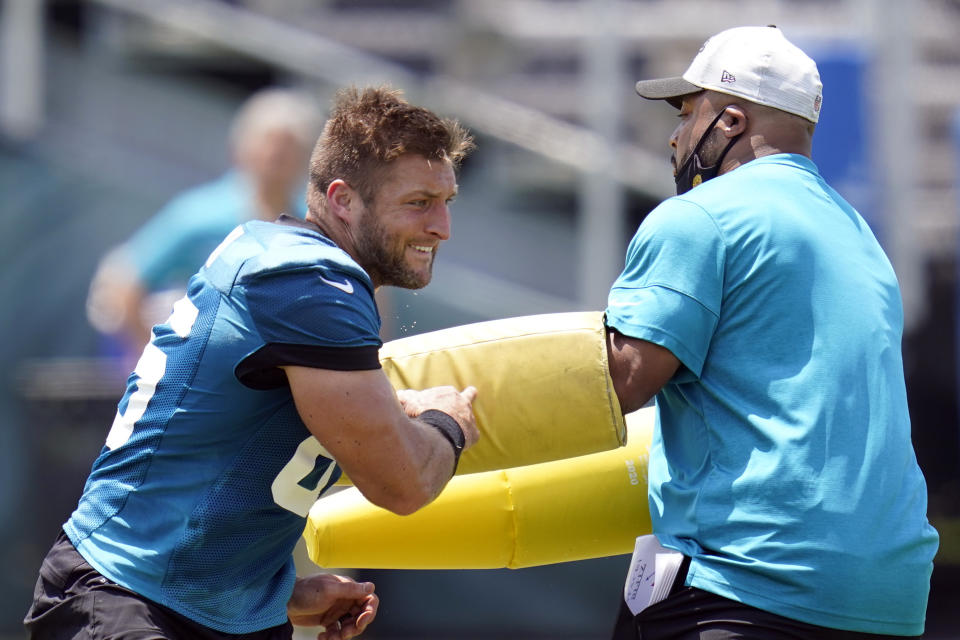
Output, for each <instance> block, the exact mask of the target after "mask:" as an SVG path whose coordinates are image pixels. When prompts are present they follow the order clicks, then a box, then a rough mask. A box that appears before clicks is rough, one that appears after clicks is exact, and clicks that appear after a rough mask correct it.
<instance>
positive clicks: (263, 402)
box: [64, 218, 381, 633]
mask: <svg viewBox="0 0 960 640" xmlns="http://www.w3.org/2000/svg"><path fill="white" fill-rule="evenodd" d="M283 222H284V223H283V224H275V223H267V222H261V221H253V222H248V223H246V224H244V225H243V226H240V227H237V228H236V229H235V230H234V231H233V232H232V233H231V234H230V235H229V236H228V237H227V239H226V240H224V241H223V243H222V244H221V245H220V246H219V247H218V248H217V249H216V250H215V251H214V252H213V254H211V256H210V257H209V259H208V260H207V262H206V265H205V266H204V267H203V268H202V269H201V270H200V271H199V272H198V273H197V274H196V275H195V276H194V277H193V278H191V280H190V283H189V285H188V291H187V294H186V296H185V297H184V298H182V299H181V300H180V301H179V302H178V303H177V304H176V305H175V306H174V310H173V313H172V314H171V316H170V319H169V320H168V321H167V322H166V323H165V324H161V325H158V326H156V327H155V328H154V330H153V337H152V339H151V341H150V343H149V344H148V345H147V346H146V348H145V350H144V352H143V355H142V357H141V358H140V361H139V362H138V363H137V366H136V369H135V371H134V372H133V374H132V375H131V376H130V378H129V381H128V386H127V391H126V394H125V395H124V396H123V398H122V399H121V401H120V403H119V406H118V412H117V416H116V419H115V420H114V423H113V426H112V428H111V429H110V431H109V435H108V436H107V440H106V445H105V446H104V448H103V450H102V452H101V454H100V456H99V457H98V458H97V460H96V461H95V462H94V464H93V469H92V471H91V473H90V476H89V478H88V480H87V483H86V486H85V488H84V492H83V495H82V497H81V498H80V502H79V505H78V506H77V509H76V511H74V513H73V514H72V515H71V517H70V519H69V521H68V522H67V523H66V524H65V525H64V530H65V531H66V533H67V535H68V536H69V538H70V540H71V541H72V542H73V544H74V545H75V546H76V547H77V550H78V551H79V552H80V553H81V555H83V556H84V558H86V559H87V561H88V562H90V564H91V565H93V566H94V567H95V568H96V569H97V570H98V571H100V572H101V573H102V574H103V575H104V576H106V577H107V578H109V579H111V580H113V581H114V582H116V583H118V584H120V585H122V586H124V587H127V588H129V589H131V590H133V591H135V592H137V593H139V594H141V595H142V596H144V597H146V598H149V599H150V600H153V601H155V602H158V603H160V604H162V605H165V606H167V607H169V608H171V609H173V610H175V611H177V612H179V613H181V614H183V615H185V616H187V617H188V618H191V619H193V620H195V621H197V622H199V623H201V624H203V625H206V626H208V627H210V628H213V629H216V630H219V631H223V632H227V633H248V632H251V631H257V630H260V629H265V628H267V627H272V626H276V625H279V624H284V623H285V622H286V619H287V616H286V603H287V600H288V599H289V597H290V594H291V593H292V589H293V582H294V577H295V575H294V566H293V561H292V552H293V549H294V546H295V545H296V543H297V541H298V539H299V538H300V536H301V534H302V533H303V529H304V526H305V523H306V520H305V518H306V515H307V512H308V510H309V508H310V506H311V505H312V504H313V502H314V501H316V499H317V498H318V497H319V496H320V495H321V494H322V493H323V492H324V491H325V490H326V489H327V488H329V487H330V486H331V485H332V484H333V483H334V482H335V481H336V480H337V479H338V477H339V476H340V469H339V467H338V466H337V465H336V463H335V462H334V461H333V460H332V459H331V458H330V456H329V454H328V453H327V452H326V450H325V449H324V448H323V447H322V446H321V444H320V442H319V441H317V440H316V438H314V437H313V436H312V435H311V434H310V432H309V431H308V430H307V428H306V426H305V425H304V424H303V422H302V421H301V420H300V417H299V416H298V414H297V411H296V409H295V407H294V402H293V397H292V394H291V392H290V389H289V386H288V385H287V382H286V378H285V375H284V373H283V371H282V370H281V369H279V368H278V367H280V366H282V365H304V366H312V367H318V368H325V369H334V370H363V369H376V368H379V366H380V364H379V360H378V357H377V354H378V351H379V347H380V345H381V342H380V339H379V330H380V320H379V316H378V314H377V309H376V304H375V302H374V290H373V285H372V283H371V281H370V279H369V277H368V276H367V274H366V273H365V272H364V271H363V270H362V269H361V268H360V266H359V265H357V264H356V263H355V262H354V261H353V260H352V259H351V258H350V257H349V256H348V255H347V254H346V253H344V252H343V251H342V250H341V249H339V248H338V247H336V246H335V245H334V244H333V243H332V242H331V241H330V240H328V239H327V238H326V237H324V236H323V235H322V234H321V233H320V232H319V230H318V229H317V228H316V227H315V226H313V225H310V224H308V223H305V222H301V221H296V220H293V219H292V218H288V219H285V220H283Z"/></svg>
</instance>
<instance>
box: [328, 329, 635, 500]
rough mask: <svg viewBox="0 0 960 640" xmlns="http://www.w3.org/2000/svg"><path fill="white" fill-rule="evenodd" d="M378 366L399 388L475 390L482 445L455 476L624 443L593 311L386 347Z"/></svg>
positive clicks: (603, 333) (602, 334)
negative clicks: (450, 387)
mask: <svg viewBox="0 0 960 640" xmlns="http://www.w3.org/2000/svg"><path fill="white" fill-rule="evenodd" d="M380 362H381V363H382V365H383V369H384V371H385V372H386V374H387V378H389V380H390V383H391V384H392V385H393V386H394V388H396V389H426V388H427V387H436V386H442V385H453V386H455V387H457V388H459V389H463V388H464V387H466V386H468V385H473V386H474V387H476V388H477V391H478V392H479V393H478V396H477V400H476V401H475V402H474V404H473V413H474V416H475V417H476V420H477V428H478V429H479V430H480V440H479V442H478V443H477V444H476V445H474V446H473V447H471V448H470V449H468V450H467V451H465V452H464V454H463V457H462V458H461V460H460V464H459V466H458V467H457V473H458V474H467V473H475V472H478V471H490V470H493V469H506V468H509V467H518V466H522V465H528V464H536V463H539V462H546V461H548V460H558V459H561V458H570V457H573V456H580V455H584V454H587V453H594V452H597V451H605V450H608V449H613V448H615V447H619V446H621V445H622V444H623V442H624V440H625V438H626V427H625V424H624V420H623V414H622V413H621V411H620V404H619V402H618V401H617V397H616V393H615V392H614V390H613V382H612V381H611V379H610V372H609V369H608V366H607V346H606V329H605V327H604V324H603V313H602V312H599V311H596V312H574V313H551V314H541V315H533V316H522V317H518V318H507V319H503V320H491V321H488V322H478V323H474V324H468V325H463V326H459V327H453V328H451V329H443V330H440V331H432V332H429V333H423V334H420V335H416V336H411V337H409V338H400V339H398V340H391V341H390V342H387V343H386V344H384V345H383V347H382V348H381V349H380ZM340 484H349V480H348V479H343V481H342V482H340Z"/></svg>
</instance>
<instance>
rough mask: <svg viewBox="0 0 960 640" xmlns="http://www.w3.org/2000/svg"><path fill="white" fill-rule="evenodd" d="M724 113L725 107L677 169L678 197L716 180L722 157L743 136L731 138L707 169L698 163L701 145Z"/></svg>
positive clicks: (738, 135) (675, 179) (675, 178)
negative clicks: (702, 183) (699, 185)
mask: <svg viewBox="0 0 960 640" xmlns="http://www.w3.org/2000/svg"><path fill="white" fill-rule="evenodd" d="M724 111H726V107H724V108H723V109H721V110H720V113H718V114H717V117H716V118H714V119H713V122H711V123H710V126H709V127H707V130H706V131H704V132H703V135H702V136H700V140H699V141H698V142H697V146H696V147H694V148H693V153H691V154H690V155H689V156H687V160H686V161H685V162H684V163H683V166H681V167H680V168H679V169H677V175H676V176H675V177H674V181H675V182H676V183H677V195H678V196H679V195H683V194H684V193H686V192H687V191H690V189H693V188H694V187H695V186H697V185H698V184H700V183H701V182H706V181H707V180H710V179H712V178H716V177H717V174H718V173H719V172H720V164H721V163H722V162H723V157H724V156H725V155H727V151H729V150H730V147H732V146H733V143H734V142H736V141H737V139H738V138H739V137H740V136H742V135H743V134H742V133H738V134H737V135H736V136H734V137H733V138H730V142H728V143H727V146H726V147H724V149H723V151H721V152H720V157H719V158H717V161H716V162H715V163H713V164H712V165H711V166H709V167H705V166H703V164H702V163H701V161H700V147H702V146H703V143H704V142H706V140H707V136H709V135H710V134H711V133H713V127H714V126H716V124H717V123H718V122H720V118H721V117H723V113H724Z"/></svg>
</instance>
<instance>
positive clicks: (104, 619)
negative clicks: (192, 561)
mask: <svg viewBox="0 0 960 640" xmlns="http://www.w3.org/2000/svg"><path fill="white" fill-rule="evenodd" d="M23 624H24V626H26V628H27V631H28V632H29V637H30V638H32V639H33V640H97V639H101V638H109V639H110V640H226V639H228V638H230V639H234V640H290V638H292V637H293V626H292V625H291V624H290V622H287V623H286V624H283V625H280V626H277V627H272V628H270V629H264V630H263V631H257V632H255V633H246V634H230V633H222V632H220V631H215V630H214V629H211V628H209V627H205V626H203V625H201V624H199V623H197V622H194V621H193V620H191V619H189V618H187V617H185V616H182V615H180V614H179V613H177V612H176V611H173V610H171V609H168V608H167V607H164V606H162V605H159V604H157V603H155V602H152V601H150V600H148V599H146V598H144V597H143V596H140V595H139V594H137V593H134V592H133V591H130V590H129V589H126V588H124V587H121V586H120V585H118V584H115V583H113V582H111V581H110V580H108V579H107V578H105V577H103V576H102V575H101V574H100V573H98V572H97V571H96V570H95V569H94V568H93V567H91V566H90V565H89V564H88V563H87V561H86V560H84V559H83V556H81V555H80V554H79V553H77V550H76V549H75V548H74V546H73V544H72V543H71V542H70V540H69V538H67V536H66V534H64V533H63V532H62V531H61V532H60V535H59V536H58V537H57V540H56V542H54V544H53V547H52V548H51V549H50V551H49V553H47V557H46V558H44V560H43V564H42V565H41V566H40V577H39V579H38V580H37V586H36V589H35V590H34V592H33V604H32V605H31V606H30V610H29V611H28V612H27V615H26V617H25V618H24V620H23Z"/></svg>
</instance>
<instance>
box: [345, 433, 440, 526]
mask: <svg viewBox="0 0 960 640" xmlns="http://www.w3.org/2000/svg"><path fill="white" fill-rule="evenodd" d="M403 421H404V422H405V423H406V424H404V425H403V427H402V429H403V432H404V433H403V434H402V437H401V438H400V439H398V440H397V441H396V442H395V445H394V446H391V447H390V450H389V459H390V460H389V462H388V463H387V464H376V465H365V467H364V469H363V470H362V471H361V472H360V475H359V476H357V477H355V476H354V475H353V474H349V472H348V475H350V478H351V480H353V482H354V484H355V485H356V487H357V488H358V489H359V490H360V491H361V493H363V494H364V496H365V497H366V498H367V499H368V500H370V502H372V503H374V504H376V505H377V506H380V507H383V508H384V509H387V510H389V511H392V512H394V513H397V514H400V515H407V514H410V513H413V512H414V511H416V510H417V509H420V508H421V507H423V506H425V505H427V504H429V503H430V502H432V501H433V500H434V499H435V498H436V497H437V496H438V495H440V492H441V491H442V490H443V488H444V487H445V486H446V484H447V482H449V480H450V478H451V476H452V475H453V472H454V468H455V464H454V461H455V455H454V448H453V447H452V446H451V444H450V442H449V441H448V440H447V438H445V437H444V436H443V435H442V434H441V433H440V432H439V431H438V430H437V429H436V428H435V427H434V426H432V425H430V424H428V423H426V422H424V421H422V420H420V419H417V418H406V417H405V416H404V417H403Z"/></svg>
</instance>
